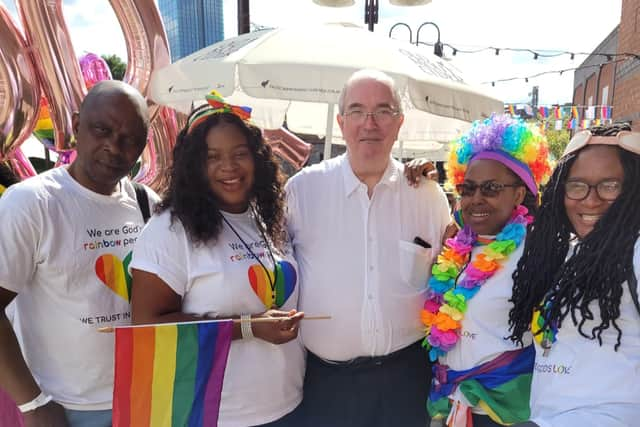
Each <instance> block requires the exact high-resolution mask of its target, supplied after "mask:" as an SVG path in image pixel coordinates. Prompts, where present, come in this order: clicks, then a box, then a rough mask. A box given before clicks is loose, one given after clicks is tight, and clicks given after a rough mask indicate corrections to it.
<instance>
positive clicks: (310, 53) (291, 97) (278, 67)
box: [150, 24, 503, 153]
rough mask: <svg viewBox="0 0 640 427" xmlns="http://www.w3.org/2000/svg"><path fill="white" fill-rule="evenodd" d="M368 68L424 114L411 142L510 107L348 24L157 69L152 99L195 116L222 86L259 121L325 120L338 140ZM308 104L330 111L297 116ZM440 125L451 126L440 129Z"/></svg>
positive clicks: (242, 39) (298, 125) (257, 37)
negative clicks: (345, 111) (341, 98)
mask: <svg viewBox="0 0 640 427" xmlns="http://www.w3.org/2000/svg"><path fill="white" fill-rule="evenodd" d="M363 68H373V69H377V70H381V71H384V72H386V73H387V74H389V75H391V76H392V77H393V78H394V79H395V81H396V84H397V87H398V89H399V90H400V93H401V96H402V99H403V107H404V109H405V113H408V112H409V111H411V110H420V111H422V112H424V113H421V112H416V113H415V115H416V117H419V118H417V119H414V120H413V123H409V120H407V119H405V126H404V127H406V128H407V129H409V128H411V129H414V131H413V134H411V135H404V136H401V138H405V139H406V140H425V141H426V140H436V141H441V139H442V138H441V137H439V138H435V137H433V136H431V137H429V129H431V128H433V127H435V128H439V129H442V128H443V127H446V128H447V129H451V136H455V131H454V130H453V128H455V127H459V126H453V127H452V126H451V125H450V123H451V122H447V121H446V120H445V121H441V119H439V117H444V118H448V119H455V120H454V122H456V123H457V122H459V121H463V122H470V121H472V120H475V119H478V118H482V117H488V116H489V115H490V114H491V113H493V112H496V111H501V110H502V108H503V103H502V102H501V101H500V100H497V99H495V98H492V97H491V96H489V95H487V94H485V93H484V92H482V91H480V90H478V89H476V88H473V87H471V86H470V85H468V84H466V83H465V81H464V79H463V77H462V75H461V73H460V72H459V70H457V69H455V68H454V67H453V66H452V65H450V64H448V63H446V62H444V61H442V60H441V59H440V58H438V57H436V56H433V55H431V54H427V53H425V52H424V51H423V50H421V49H419V48H417V47H415V46H413V45H410V44H408V43H406V42H400V41H397V40H393V39H390V38H386V37H382V36H380V35H377V34H375V33H371V32H369V31H366V30H364V29H362V28H360V27H356V26H353V25H347V24H324V25H320V26H307V27H295V28H279V29H274V30H260V31H256V32H253V33H249V34H244V35H241V36H238V37H234V38H231V39H227V40H223V41H221V42H219V43H216V44H214V45H211V46H209V47H206V48H204V49H202V50H200V51H198V52H195V53H193V54H192V55H190V56H187V57H185V58H183V59H181V60H179V61H177V62H175V63H174V64H171V65H169V66H167V67H164V68H162V69H160V70H157V71H155V72H154V74H153V76H152V79H151V85H150V96H151V99H152V100H153V101H155V102H157V103H158V104H162V105H168V106H171V107H173V108H176V109H177V110H179V111H182V112H185V113H188V112H189V110H190V108H191V106H192V105H193V103H196V104H198V103H201V102H202V100H203V99H204V96H205V95H206V94H207V93H208V92H210V91H211V90H212V89H215V90H217V91H218V92H220V93H221V94H222V95H223V96H225V97H227V98H228V99H229V101H230V102H233V103H237V104H243V105H249V106H251V107H253V109H254V112H253V115H252V120H253V121H254V122H256V124H258V125H259V126H262V127H265V128H270V129H273V128H278V127H280V126H281V125H282V123H283V121H284V118H285V115H286V117H287V125H288V127H289V128H290V129H291V130H293V131H298V132H300V131H303V128H313V129H316V130H317V129H318V123H324V124H325V129H326V131H325V132H324V134H325V136H326V141H327V142H329V143H330V142H331V140H332V135H334V126H335V118H334V112H333V109H334V105H335V104H336V103H337V101H338V95H339V93H340V91H341V89H342V87H343V85H344V83H345V81H346V80H347V79H348V78H349V76H350V75H351V74H352V73H353V72H355V71H357V70H359V69H363ZM308 103H320V104H324V105H325V106H326V107H324V106H323V107H321V108H326V110H327V113H325V114H324V115H323V116H322V117H318V115H319V114H318V115H316V114H306V115H305V114H304V113H301V114H296V109H297V108H302V107H303V106H306V107H308ZM438 121H441V123H443V125H442V126H438V125H434V123H437V122H438ZM314 133H317V134H319V135H321V134H322V133H320V132H314ZM416 135H419V136H416ZM448 139H451V137H449V138H448ZM329 145H330V144H327V146H329ZM325 148H326V147H325ZM325 153H326V150H325Z"/></svg>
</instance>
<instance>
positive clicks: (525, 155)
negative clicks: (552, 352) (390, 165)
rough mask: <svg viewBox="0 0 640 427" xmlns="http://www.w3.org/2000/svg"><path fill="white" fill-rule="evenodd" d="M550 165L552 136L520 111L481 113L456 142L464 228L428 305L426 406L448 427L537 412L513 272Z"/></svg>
mask: <svg viewBox="0 0 640 427" xmlns="http://www.w3.org/2000/svg"><path fill="white" fill-rule="evenodd" d="M550 171H551V169H550V165H549V161H548V150H547V143H546V140H545V138H544V137H543V136H541V135H540V134H539V133H538V132H537V130H536V129H534V128H532V127H530V126H528V125H526V124H525V123H524V121H523V120H521V119H519V118H514V117H511V116H508V115H494V116H491V117H490V118H488V119H485V120H482V121H477V122H474V123H473V125H472V127H471V130H470V131H469V132H467V133H466V134H464V135H463V136H461V137H460V138H459V139H458V140H457V141H455V142H454V143H453V146H452V149H451V156H450V158H449V162H448V164H447V175H448V177H449V182H450V184H452V185H453V186H454V188H455V190H456V193H457V195H458V196H459V197H460V210H459V211H457V212H456V215H455V216H456V220H457V221H458V223H459V224H460V225H461V229H460V231H459V232H458V234H457V235H456V236H455V237H454V238H452V239H448V240H447V241H446V246H445V248H444V249H443V251H442V252H441V253H440V255H439V256H438V259H437V262H436V263H435V264H434V265H433V268H432V277H431V279H430V280H429V287H430V291H429V294H428V296H427V300H426V302H425V304H424V310H422V313H421V318H422V322H423V323H424V325H425V327H426V328H425V330H426V338H425V340H424V343H423V344H424V346H425V347H426V348H427V350H428V351H429V358H430V359H431V361H433V362H436V363H435V364H434V368H433V369H434V375H433V383H432V385H431V392H430V394H429V401H428V403H427V408H428V410H429V412H430V413H431V416H432V418H447V425H448V426H464V427H468V426H475V427H484V426H496V425H509V424H513V423H518V422H522V421H525V420H527V419H528V418H529V391H530V386H531V372H532V370H533V361H534V356H535V352H534V349H533V346H532V345H531V342H532V338H531V336H530V335H529V336H527V337H524V338H523V341H522V342H521V343H513V342H512V341H509V340H507V339H505V337H507V336H508V335H509V328H508V320H509V310H510V309H511V303H510V302H509V300H510V299H511V295H512V286H513V282H512V279H511V275H512V273H513V271H514V270H515V269H516V266H517V263H518V259H519V258H520V255H521V254H522V246H523V245H522V242H523V241H524V238H525V235H526V232H527V226H528V225H529V224H530V223H531V222H532V220H533V218H532V214H533V213H534V212H535V210H536V208H537V200H538V186H539V185H540V184H541V183H542V182H543V181H545V180H546V179H547V177H548V176H549V174H550Z"/></svg>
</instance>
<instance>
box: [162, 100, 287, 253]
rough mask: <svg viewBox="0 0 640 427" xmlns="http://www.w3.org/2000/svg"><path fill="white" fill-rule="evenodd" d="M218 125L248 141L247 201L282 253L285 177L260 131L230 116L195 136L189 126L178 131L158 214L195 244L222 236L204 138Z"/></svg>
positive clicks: (213, 119) (213, 120) (211, 120)
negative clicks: (166, 216) (250, 174)
mask: <svg viewBox="0 0 640 427" xmlns="http://www.w3.org/2000/svg"><path fill="white" fill-rule="evenodd" d="M203 108H209V107H208V106H207V105H205V106H203V107H201V108H198V109H196V110H194V111H193V112H192V113H191V115H192V116H193V115H194V114H197V113H198V112H200V111H201V110H202V109H203ZM187 123H188V121H187ZM216 126H235V127H236V128H238V130H240V131H241V132H242V134H243V135H244V136H245V138H246V139H247V143H248V144H249V149H250V151H251V155H252V157H253V161H254V182H253V188H252V190H251V194H250V196H249V197H250V200H249V203H250V206H251V207H252V208H253V209H254V210H255V212H256V214H257V218H256V221H257V226H258V227H261V228H263V231H264V232H265V233H266V235H267V236H268V237H269V239H270V241H271V242H272V243H273V245H274V246H275V248H276V249H282V248H283V246H284V242H285V238H286V237H285V236H286V232H285V224H284V221H285V219H284V218H285V217H284V199H285V196H284V189H283V182H284V181H283V178H282V173H281V172H280V169H279V166H278V164H277V163H276V160H275V158H274V156H273V153H272V151H271V147H269V146H268V145H267V144H266V143H265V141H264V138H263V137H262V132H261V131H260V129H258V128H257V127H255V126H253V125H250V124H248V123H246V122H244V121H243V120H242V119H240V118H239V117H238V116H236V115H235V114H232V113H215V114H212V115H210V116H209V117H207V118H206V120H204V121H203V122H202V123H200V124H198V125H196V127H195V128H193V129H191V132H189V125H188V124H187V125H186V126H185V128H184V129H182V130H181V131H180V133H179V134H178V137H177V141H176V145H175V147H174V149H173V165H172V167H171V170H170V178H169V185H168V188H167V192H166V194H165V196H164V198H163V200H162V202H161V203H160V204H159V205H158V207H157V211H158V212H163V211H165V210H167V209H168V210H170V212H171V221H174V220H175V219H176V218H177V219H179V220H180V222H181V223H182V225H183V226H184V228H185V231H186V232H187V234H188V235H189V237H190V239H191V241H192V242H194V243H195V244H206V243H209V242H211V241H214V242H215V240H216V239H217V237H218V236H219V235H220V233H221V231H222V227H223V222H222V221H223V219H222V214H221V213H220V202H219V200H218V198H217V197H216V195H215V193H214V192H213V191H212V190H211V186H210V185H209V179H208V177H207V170H206V168H207V149H208V147H207V142H206V137H207V134H208V133H209V131H210V130H211V129H213V128H214V127H216Z"/></svg>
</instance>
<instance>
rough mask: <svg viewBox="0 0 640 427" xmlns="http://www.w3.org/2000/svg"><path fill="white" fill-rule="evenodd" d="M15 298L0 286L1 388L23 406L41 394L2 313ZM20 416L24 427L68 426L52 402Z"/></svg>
mask: <svg viewBox="0 0 640 427" xmlns="http://www.w3.org/2000/svg"><path fill="white" fill-rule="evenodd" d="M15 297H16V294H15V293H14V292H11V291H9V290H7V289H4V288H0V388H2V389H4V390H5V391H6V392H7V393H8V394H9V396H11V398H12V399H13V400H14V401H15V402H17V403H18V405H22V404H25V403H27V402H30V401H32V400H33V399H35V398H36V397H37V396H38V395H39V394H40V387H38V384H37V383H36V380H35V379H34V378H33V375H32V374H31V371H29V368H28V367H27V363H26V362H25V360H24V357H23V356H22V351H20V346H19V345H18V339H17V338H16V334H15V333H14V331H13V327H12V326H11V323H10V322H9V319H7V316H6V313H5V309H6V308H7V306H8V305H9V304H10V303H11V301H13V299H14V298H15ZM43 351H45V350H43ZM23 416H24V423H25V427H36V426H37V427H45V426H46V427H66V426H67V421H66V418H65V414H64V409H63V408H62V407H61V406H60V405H58V404H57V403H55V402H53V401H51V402H49V403H47V404H46V405H44V406H41V407H39V408H36V409H34V410H32V411H28V412H25V413H24V414H23Z"/></svg>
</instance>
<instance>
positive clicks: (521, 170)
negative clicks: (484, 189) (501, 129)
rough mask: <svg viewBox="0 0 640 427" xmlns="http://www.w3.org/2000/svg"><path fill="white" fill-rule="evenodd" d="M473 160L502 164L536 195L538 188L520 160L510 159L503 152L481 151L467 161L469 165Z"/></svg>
mask: <svg viewBox="0 0 640 427" xmlns="http://www.w3.org/2000/svg"><path fill="white" fill-rule="evenodd" d="M474 160H495V161H496V162H500V163H502V164H503V165H505V166H506V167H508V168H509V169H511V170H512V171H513V173H515V174H516V175H518V176H519V177H520V179H522V181H523V182H524V183H525V185H526V186H527V188H528V189H529V190H530V191H531V192H532V193H533V195H534V196H537V195H538V187H537V186H536V182H535V180H534V179H533V174H532V173H531V171H530V170H529V168H528V167H527V165H525V164H524V163H522V162H521V161H520V160H518V159H516V158H514V157H511V156H510V155H509V154H507V153H505V152H504V151H481V152H479V153H478V154H476V155H474V156H473V157H472V158H471V160H469V164H471V162H472V161H474Z"/></svg>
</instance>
